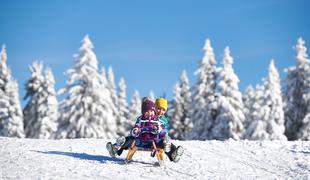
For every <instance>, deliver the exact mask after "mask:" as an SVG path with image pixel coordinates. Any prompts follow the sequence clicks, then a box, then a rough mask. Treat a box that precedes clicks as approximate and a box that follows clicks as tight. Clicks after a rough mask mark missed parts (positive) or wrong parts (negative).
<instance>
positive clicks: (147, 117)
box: [106, 98, 166, 157]
mask: <svg viewBox="0 0 310 180" xmlns="http://www.w3.org/2000/svg"><path fill="white" fill-rule="evenodd" d="M155 111H156V108H155V104H154V102H153V101H151V100H149V99H147V98H144V100H143V102H142V106H141V112H142V115H141V116H139V117H138V118H137V121H136V123H135V126H134V127H133V128H132V130H131V133H130V134H131V135H130V136H127V137H125V138H124V137H121V138H118V139H117V140H116V143H115V144H112V143H111V142H108V143H107V145H106V148H107V150H108V151H109V153H110V155H111V156H112V157H115V156H116V155H119V156H120V155H121V154H122V152H123V150H127V149H128V148H129V147H130V145H131V144H132V143H133V142H134V140H138V141H136V142H138V143H140V144H141V145H142V144H143V143H145V142H152V141H153V140H156V141H157V142H156V145H157V147H159V148H164V138H165V135H166V131H165V127H164V126H163V125H162V124H160V122H159V119H158V117H157V115H156V113H155Z"/></svg>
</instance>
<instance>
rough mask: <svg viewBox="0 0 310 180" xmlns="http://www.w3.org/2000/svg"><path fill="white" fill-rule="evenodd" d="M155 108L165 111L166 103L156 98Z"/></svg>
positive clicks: (164, 100)
mask: <svg viewBox="0 0 310 180" xmlns="http://www.w3.org/2000/svg"><path fill="white" fill-rule="evenodd" d="M155 104H156V107H157V108H163V109H164V110H165V111H167V105H168V102H167V100H166V99H164V98H157V99H156V101H155Z"/></svg>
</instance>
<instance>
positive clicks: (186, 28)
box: [0, 0, 310, 105]
mask: <svg viewBox="0 0 310 180" xmlns="http://www.w3.org/2000/svg"><path fill="white" fill-rule="evenodd" d="M309 17H310V1H308V0H278V1H275V0H265V1H262V0H253V1H246V0H244V1H241V0H236V1H230V0H226V1H223V0H212V1H206V0H201V1H199V0H197V1H196V0H195V1H188V0H187V1H185V0H171V1H165V0H159V1H145V0H139V1H138V0H133V1H119V0H113V1H112V0H89V1H86V0H46V1H40V0H27V1H22V0H19V1H17V0H2V1H1V2H0V44H6V47H7V53H8V61H7V64H8V65H9V66H10V67H11V69H12V72H13V76H14V77H15V78H16V79H17V80H18V83H19V89H20V90H19V92H20V98H21V99H22V98H23V96H24V95H25V90H24V84H25V82H26V79H27V78H28V77H29V75H30V73H29V70H28V65H30V64H31V63H32V62H33V61H34V60H41V61H43V62H44V65H45V66H47V67H50V68H51V69H52V71H53V73H54V76H55V79H56V89H59V88H61V87H64V85H65V82H66V80H67V77H66V76H64V75H63V72H64V71H65V70H66V69H68V68H69V67H70V66H71V65H72V64H73V62H74V58H73V54H75V53H77V51H78V48H79V47H80V42H81V40H82V38H83V37H84V35H85V34H89V36H90V38H91V40H92V42H93V44H94V46H95V49H94V51H95V53H96V55H97V58H98V60H99V65H100V66H102V65H104V66H105V67H106V68H107V67H108V66H109V65H112V67H113V70H114V74H115V78H116V83H118V81H119V79H120V77H121V76H123V77H124V78H125V80H126V84H127V96H129V97H131V95H132V93H133V91H134V90H135V89H137V90H139V92H140V94H141V95H148V94H149V91H150V90H151V89H152V90H153V91H154V92H155V95H157V96H159V95H162V94H163V93H164V92H165V93H166V94H167V96H168V98H171V97H172V89H173V86H174V84H175V83H176V81H177V80H178V79H179V76H180V74H181V71H182V70H183V69H185V70H186V71H187V72H188V76H189V79H190V83H191V84H193V83H194V82H195V81H196V77H195V76H194V75H193V72H194V71H195V69H196V68H197V67H198V62H199V60H200V59H201V58H202V55H203V54H202V51H201V50H202V47H203V44H204V41H205V39H206V38H210V39H211V43H212V46H213V48H214V51H215V54H216V60H217V62H218V65H221V59H222V54H223V53H222V52H223V49H224V48H225V46H229V47H230V49H231V53H232V56H233V57H234V65H233V67H234V68H235V72H236V73H237V75H238V76H239V78H240V80H241V82H240V84H239V85H240V86H239V87H240V89H241V90H242V91H243V90H244V89H245V87H246V86H247V85H249V84H253V85H255V84H256V83H259V82H260V80H261V78H263V77H264V76H266V75H267V68H268V64H269V62H270V59H272V58H273V59H275V63H276V66H277V68H278V70H279V71H280V72H281V76H282V78H283V77H284V73H283V69H284V68H285V67H288V66H291V65H293V64H294V56H295V54H294V51H293V49H292V47H293V46H294V44H295V43H296V40H297V38H298V37H300V36H302V37H303V38H304V39H305V41H306V46H307V47H310V46H309V44H310V20H309ZM308 52H309V51H308ZM22 104H23V105H24V104H25V102H22Z"/></svg>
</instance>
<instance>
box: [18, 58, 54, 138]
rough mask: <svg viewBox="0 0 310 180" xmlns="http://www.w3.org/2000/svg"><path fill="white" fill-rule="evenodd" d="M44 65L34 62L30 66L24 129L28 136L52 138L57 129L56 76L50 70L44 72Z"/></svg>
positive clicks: (24, 111)
mask: <svg viewBox="0 0 310 180" xmlns="http://www.w3.org/2000/svg"><path fill="white" fill-rule="evenodd" d="M42 69H43V66H42V64H41V63H39V62H34V63H33V64H32V65H31V66H29V70H30V72H31V77H30V78H29V79H28V81H27V84H26V90H27V94H26V96H25V98H24V99H28V98H29V101H28V103H27V105H26V106H25V108H24V110H23V114H24V127H25V128H24V129H25V134H26V137H28V138H43V139H47V138H50V136H51V134H52V133H54V132H55V131H56V128H57V125H56V121H57V99H56V93H55V89H54V84H55V80H54V76H53V74H52V72H51V71H50V70H46V71H45V75H43V74H42Z"/></svg>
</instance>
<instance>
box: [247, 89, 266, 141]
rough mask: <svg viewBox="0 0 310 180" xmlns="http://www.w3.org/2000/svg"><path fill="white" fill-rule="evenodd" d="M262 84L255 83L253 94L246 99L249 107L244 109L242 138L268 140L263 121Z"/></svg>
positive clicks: (263, 91)
mask: <svg viewBox="0 0 310 180" xmlns="http://www.w3.org/2000/svg"><path fill="white" fill-rule="evenodd" d="M264 93H265V90H264V86H263V85H256V89H255V95H254V97H253V98H251V100H250V101H248V106H249V109H248V111H245V112H246V114H245V117H246V125H245V127H246V129H245V132H244V135H243V138H244V139H249V140H268V139H269V134H268V133H267V131H266V128H267V123H266V121H264V118H263V117H264V114H263V113H264V111H263V109H262V105H263V103H264Z"/></svg>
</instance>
